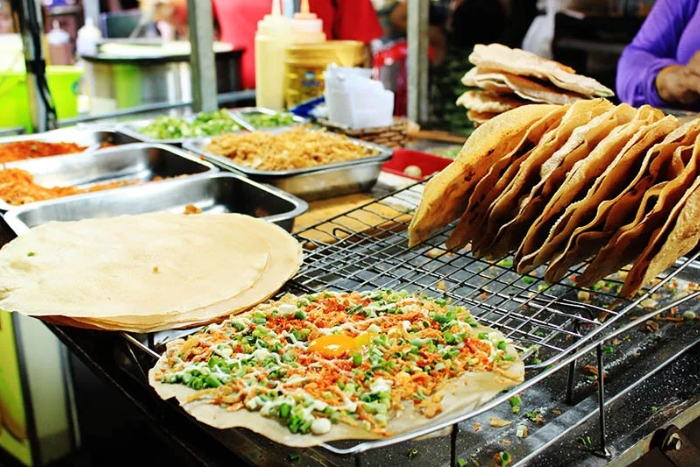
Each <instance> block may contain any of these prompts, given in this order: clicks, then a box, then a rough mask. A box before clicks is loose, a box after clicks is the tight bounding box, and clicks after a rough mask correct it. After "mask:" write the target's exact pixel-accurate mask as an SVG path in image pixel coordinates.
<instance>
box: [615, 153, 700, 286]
mask: <svg viewBox="0 0 700 467" xmlns="http://www.w3.org/2000/svg"><path fill="white" fill-rule="evenodd" d="M698 158H700V139H696V140H695V149H694V154H693V159H696V160H697V159H698ZM698 219H700V178H696V179H695V181H694V182H693V184H692V186H691V187H690V188H689V189H688V191H686V193H685V194H684V195H683V198H682V199H681V201H680V202H679V203H678V204H677V205H675V206H673V209H672V210H671V214H670V215H669V216H668V218H667V219H666V222H665V223H664V224H663V226H662V227H660V228H659V229H657V230H656V231H655V232H654V234H653V235H652V237H651V240H650V241H649V243H648V244H647V246H646V248H645V249H644V251H642V254H641V255H639V257H638V258H637V259H636V260H635V262H634V265H633V266H632V269H630V271H629V273H628V274H627V277H626V278H625V283H624V284H623V285H622V289H621V290H620V295H621V296H623V297H626V298H631V297H633V296H634V294H635V293H636V292H637V290H639V289H640V288H641V286H642V285H643V284H647V283H649V282H651V280H652V279H654V277H656V276H657V275H658V274H659V273H661V272H663V271H664V270H665V269H666V268H668V267H669V266H671V265H673V263H675V261H676V259H678V258H680V257H681V256H683V255H685V254H686V253H688V252H689V251H690V250H692V249H693V248H694V247H695V246H696V245H697V244H698V240H700V222H698Z"/></svg>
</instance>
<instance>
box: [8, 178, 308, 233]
mask: <svg viewBox="0 0 700 467" xmlns="http://www.w3.org/2000/svg"><path fill="white" fill-rule="evenodd" d="M188 205H192V206H196V207H197V208H199V209H200V210H201V211H202V213H204V214H206V213H223V212H235V213H240V214H247V215H250V216H254V217H259V218H263V219H266V220H268V221H270V222H274V223H276V224H278V225H279V226H281V227H283V228H284V229H286V230H288V231H291V230H292V227H293V225H294V219H295V218H296V217H297V216H299V215H301V214H303V213H304V212H306V210H307V209H308V207H309V206H308V204H307V203H306V202H304V201H303V200H301V199H299V198H297V197H296V196H292V195H290V194H288V193H284V192H282V191H280V190H278V189H276V188H274V187H270V186H266V185H262V184H260V183H257V182H255V181H253V180H250V179H248V178H246V177H244V176H242V175H238V174H234V173H230V172H216V173H213V172H212V173H208V174H203V175H198V176H193V177H186V178H180V179H172V180H164V181H161V182H157V183H149V184H146V185H139V186H132V187H128V188H122V189H119V190H108V191H98V192H94V193H88V194H84V195H78V196H71V197H66V198H58V199H54V200H49V201H42V202H40V203H34V205H32V206H22V207H19V208H16V209H13V210H11V211H8V212H7V213H6V214H5V221H6V222H7V224H8V225H9V226H10V227H11V228H12V230H14V231H15V232H16V233H17V234H18V235H19V234H21V233H23V232H25V231H26V230H27V229H30V228H32V227H35V226H37V225H40V224H43V223H45V222H49V221H74V220H79V219H89V218H97V217H113V216H120V215H126V214H143V213H147V212H158V211H170V212H185V209H186V208H187V206H188Z"/></svg>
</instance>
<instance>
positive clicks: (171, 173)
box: [0, 143, 218, 210]
mask: <svg viewBox="0 0 700 467" xmlns="http://www.w3.org/2000/svg"><path fill="white" fill-rule="evenodd" d="M4 166H5V167H6V168H18V169H23V170H26V171H27V172H29V173H31V174H32V175H33V176H34V181H35V182H36V183H37V184H39V185H42V186H77V187H81V188H88V187H90V186H92V185H94V184H98V183H108V182H116V181H125V182H127V181H129V182H148V181H150V180H152V179H153V178H155V177H160V178H170V177H179V176H182V175H194V174H200V173H204V172H210V171H218V169H217V168H216V167H214V166H213V165H211V164H209V163H207V162H205V161H203V160H201V159H199V158H198V157H196V156H193V155H192V154H190V153H188V152H186V151H183V150H182V149H177V148H174V147H172V146H167V145H164V144H147V143H133V144H128V145H123V146H116V147H112V148H107V149H101V150H97V151H92V152H84V153H78V154H69V155H66V156H56V157H44V158H39V159H28V160H23V161H16V162H8V163H7V164H5V165H4ZM118 189H123V187H120V188H118ZM28 204H36V203H28ZM17 208H18V206H14V205H11V204H9V203H7V202H6V201H4V200H0V210H11V209H17Z"/></svg>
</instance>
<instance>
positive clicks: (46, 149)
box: [0, 140, 88, 162]
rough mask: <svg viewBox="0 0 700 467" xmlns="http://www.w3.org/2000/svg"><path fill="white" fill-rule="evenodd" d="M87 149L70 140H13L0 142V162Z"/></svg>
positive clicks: (71, 152) (73, 152) (72, 152)
mask: <svg viewBox="0 0 700 467" xmlns="http://www.w3.org/2000/svg"><path fill="white" fill-rule="evenodd" d="M87 149H88V146H81V145H79V144H77V143H72V142H58V143H52V142H44V141H37V140H28V141H15V142H12V143H6V144H0V162H12V161H21V160H25V159H35V158H37V157H49V156H60V155H63V154H75V153H78V152H83V151H85V150H87Z"/></svg>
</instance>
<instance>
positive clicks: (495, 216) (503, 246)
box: [472, 99, 613, 258]
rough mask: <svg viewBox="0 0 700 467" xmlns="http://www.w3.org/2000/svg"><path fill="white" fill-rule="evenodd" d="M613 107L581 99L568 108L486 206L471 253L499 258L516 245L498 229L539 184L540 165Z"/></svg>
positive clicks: (510, 217) (608, 103)
mask: <svg viewBox="0 0 700 467" xmlns="http://www.w3.org/2000/svg"><path fill="white" fill-rule="evenodd" d="M612 108H613V104H611V103H610V102H609V101H607V100H605V99H595V100H580V101H577V102H575V103H573V104H572V105H571V107H570V108H569V110H567V112H566V114H564V117H563V118H562V120H561V123H560V124H559V126H558V127H556V128H555V129H553V130H551V131H550V132H548V133H547V134H545V136H544V137H543V138H542V140H541V141H540V143H539V144H538V145H537V147H536V148H535V149H534V150H533V151H532V153H531V154H530V155H528V157H527V159H526V160H524V161H523V162H522V164H521V165H520V167H519V168H518V172H517V173H516V175H515V177H514V178H513V181H512V182H511V183H510V184H509V185H508V186H507V187H505V189H504V190H503V192H502V193H499V194H498V197H497V198H496V200H495V201H494V202H493V203H492V204H491V206H490V207H489V209H488V213H487V218H488V220H487V222H486V229H485V230H484V231H483V235H480V236H479V237H477V238H475V239H474V240H473V241H472V253H473V254H474V255H475V256H477V257H481V256H484V255H487V256H489V257H490V258H500V257H501V256H503V255H505V254H507V253H508V252H509V251H511V250H513V249H515V248H516V247H517V244H508V243H506V242H505V241H502V238H503V233H504V232H505V230H501V227H502V226H504V225H506V224H509V223H511V222H512V221H513V219H515V217H516V215H517V213H518V209H519V202H520V200H521V199H522V198H523V197H525V196H526V195H527V194H528V193H530V190H531V189H532V188H533V187H534V186H535V185H536V184H537V183H538V182H539V181H540V177H539V170H540V167H541V165H542V163H543V162H544V161H546V160H548V159H549V158H550V157H551V156H552V155H553V154H554V153H555V152H556V151H557V150H559V149H560V148H561V147H562V146H563V145H564V143H565V142H566V141H567V140H568V139H569V137H570V136H571V133H572V132H573V131H574V130H575V129H576V128H578V127H579V126H582V125H584V124H585V123H588V122H589V121H591V120H592V119H594V118H595V117H597V116H598V115H601V114H603V113H604V112H606V111H608V110H610V109H612ZM497 234H498V235H497Z"/></svg>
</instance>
